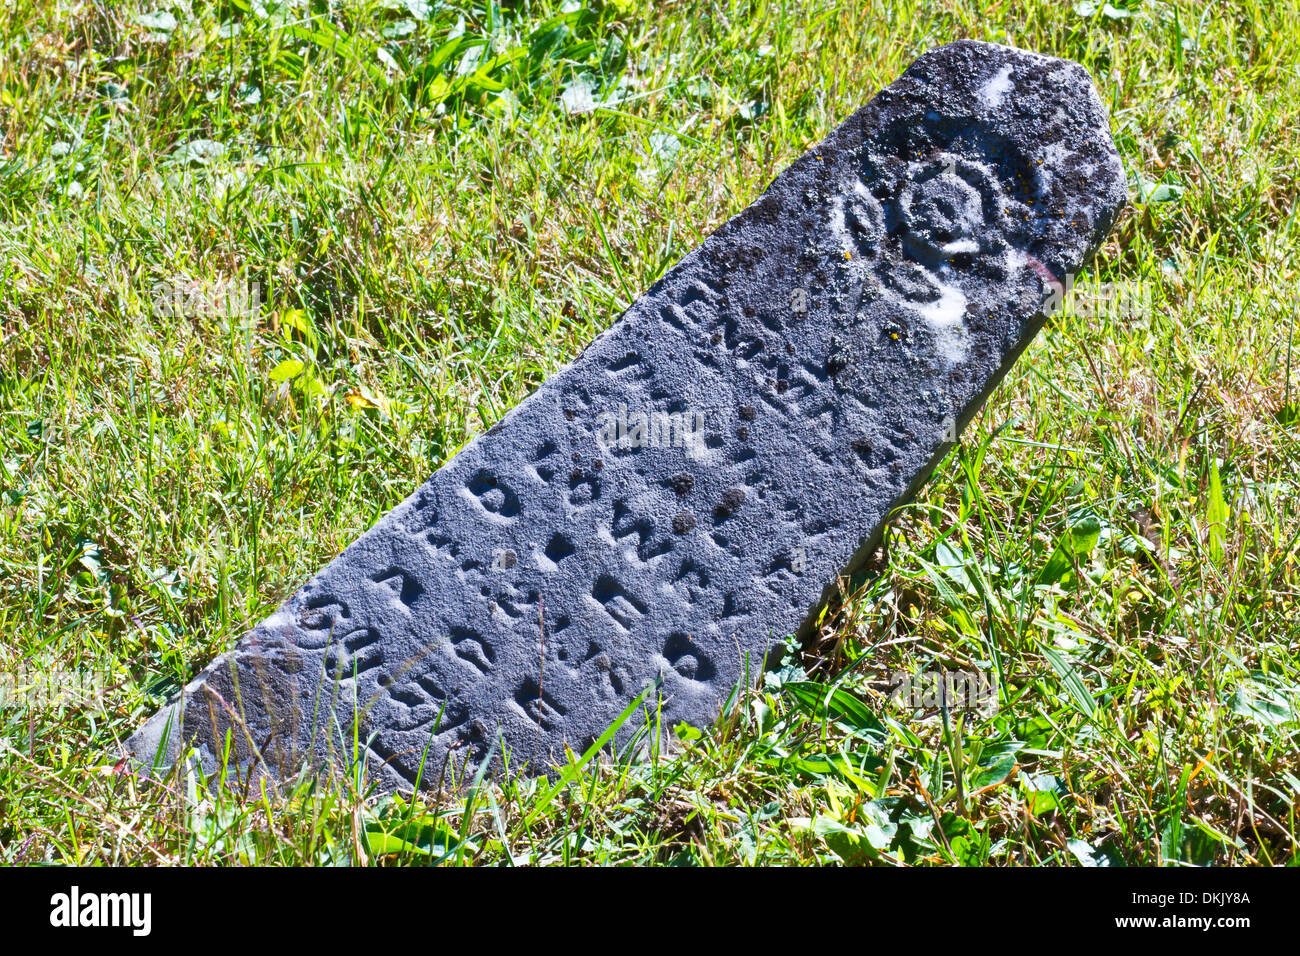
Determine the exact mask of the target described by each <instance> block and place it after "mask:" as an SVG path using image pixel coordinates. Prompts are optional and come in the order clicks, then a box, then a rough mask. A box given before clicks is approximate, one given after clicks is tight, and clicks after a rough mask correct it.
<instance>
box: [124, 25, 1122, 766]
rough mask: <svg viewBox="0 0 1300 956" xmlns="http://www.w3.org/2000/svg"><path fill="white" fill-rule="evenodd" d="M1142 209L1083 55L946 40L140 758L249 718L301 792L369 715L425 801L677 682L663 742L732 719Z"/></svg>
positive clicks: (196, 695)
mask: <svg viewBox="0 0 1300 956" xmlns="http://www.w3.org/2000/svg"><path fill="white" fill-rule="evenodd" d="M1124 197H1125V187H1124V176H1123V171H1122V168H1121V165H1120V162H1119V159H1118V157H1117V155H1116V152H1115V149H1114V146H1113V145H1112V143H1111V139H1110V136H1109V133H1108V124H1107V117H1106V115H1105V112H1104V110H1103V108H1102V105H1101V103H1100V101H1099V99H1098V97H1097V94H1096V92H1095V91H1094V89H1093V87H1092V84H1091V82H1090V79H1089V77H1088V74H1087V72H1086V71H1085V70H1084V69H1083V68H1082V67H1080V66H1078V65H1076V64H1073V63H1070V62H1067V61H1063V60H1056V59H1050V58H1047V57H1042V56H1038V55H1036V54H1032V53H1026V52H1022V51H1018V50H1013V49H1010V48H1006V47H999V46H992V45H988V44H980V43H974V42H967V41H963V42H959V43H954V44H951V45H948V46H945V47H942V48H940V49H937V50H934V51H932V52H930V53H928V54H926V55H925V56H923V57H921V58H920V59H919V60H917V61H916V62H915V63H914V64H913V65H912V66H911V67H910V68H909V69H908V71H907V72H906V73H905V74H904V75H903V76H902V77H901V78H900V79H899V80H898V81H897V82H895V83H894V84H893V85H892V86H890V87H889V88H888V89H886V90H884V91H883V92H881V93H880V94H879V95H878V96H877V97H876V98H875V99H874V100H872V101H871V102H870V103H869V104H867V105H866V106H865V107H863V108H862V109H860V110H859V111H858V112H857V113H855V114H854V115H853V116H852V117H850V118H849V120H848V121H847V122H845V123H844V124H843V125H842V126H840V127H839V128H838V129H836V130H835V131H834V132H833V133H831V135H830V136H828V137H827V138H826V140H825V141H823V142H822V143H821V144H820V145H818V146H816V147H814V148H813V149H810V150H809V151H808V152H807V153H806V154H804V155H803V156H802V157H800V158H799V159H798V160H797V161H796V162H795V163H793V164H792V165H791V166H790V167H789V168H788V169H787V170H786V171H785V172H784V173H782V174H781V175H780V176H779V177H778V178H777V179H776V180H775V181H774V182H773V183H772V185H771V186H770V187H769V188H768V189H767V191H766V192H765V193H764V194H763V195H762V196H761V197H759V198H758V199H757V200H756V201H755V202H754V204H753V205H751V206H750V207H749V208H748V209H746V210H745V211H744V212H743V213H741V214H740V215H738V216H736V217H735V218H734V219H732V220H731V221H729V222H728V223H726V224H725V225H724V226H722V227H721V228H720V229H718V230H717V232H716V233H714V234H713V235H712V236H710V237H709V239H708V240H707V241H705V242H704V243H703V244H702V245H701V246H700V247H699V248H697V249H696V250H695V251H693V252H692V253H690V254H689V255H688V256H686V257H685V258H684V259H683V260H682V261H681V262H680V263H678V264H677V265H676V266H675V267H674V268H673V269H672V270H671V271H669V272H668V273H667V274H666V275H665V276H664V277H663V278H662V279H660V280H659V281H658V282H657V283H656V284H655V285H654V287H653V288H651V289H650V290H649V291H648V292H647V293H646V294H645V295H644V296H642V297H641V298H640V299H639V300H637V302H636V303H635V304H633V305H632V307H631V308H629V309H628V310H627V312H626V313H625V314H624V315H623V316H622V317H621V318H620V319H619V320H618V321H617V322H615V323H614V324H613V325H612V326H611V327H610V328H609V329H608V330H607V331H605V332H604V333H602V334H601V335H599V336H597V337H596V339H595V340H594V341H593V342H592V343H591V344H590V345H589V346H588V347H587V349H586V350H585V351H584V352H583V353H582V354H581V355H580V356H579V357H578V359H577V360H576V361H575V362H573V363H572V364H571V365H569V366H568V367H567V368H565V369H563V370H562V371H560V372H558V373H556V374H555V375H553V376H552V377H551V378H550V379H548V380H547V381H546V382H545V383H544V384H543V385H542V386H541V387H540V388H539V389H538V390H537V391H536V392H535V393H534V394H533V395H531V396H530V397H529V398H528V399H526V400H525V401H523V402H522V403H521V404H520V405H519V406H518V407H516V408H515V409H513V410H512V411H511V412H510V413H509V414H507V415H506V416H505V418H504V419H503V420H502V421H501V422H500V423H498V424H497V425H496V426H494V427H493V428H491V429H490V430H489V431H488V432H487V433H486V434H485V435H483V436H481V437H480V438H478V439H477V440H475V441H474V442H472V443H470V444H469V445H468V446H467V447H466V448H465V449H464V450H463V451H461V452H460V454H458V455H456V456H455V458H453V459H452V460H451V461H449V462H447V463H446V465H445V466H444V467H443V468H441V469H440V470H439V471H438V472H437V473H436V474H434V475H433V477H432V478H430V479H429V480H428V481H427V482H426V483H425V484H424V485H423V486H422V487H420V488H419V489H418V490H416V492H415V493H414V494H413V495H412V496H411V497H410V498H408V499H407V500H406V501H405V502H403V503H402V504H401V505H399V506H398V507H397V508H395V509H393V511H392V512H390V513H389V514H388V515H387V516H385V517H384V518H383V519H382V520H381V521H379V522H378V523H377V524H376V525H375V526H374V527H373V528H372V529H371V530H370V531H369V532H367V533H366V534H365V535H363V536H362V537H361V538H360V539H358V540H357V541H356V542H355V543H354V544H353V545H351V546H350V547H349V548H348V549H347V550H346V551H344V552H343V554H342V555H340V556H339V557H338V559H337V560H335V561H334V562H332V563H331V564H330V565H329V566H328V567H327V568H325V570H323V571H322V572H321V573H320V574H319V575H317V576H316V577H315V578H313V579H312V580H311V581H309V582H308V583H307V584H306V585H304V586H303V588H302V589H301V590H300V591H298V592H297V593H295V594H294V595H292V596H291V597H290V598H289V599H288V600H287V601H286V602H285V603H284V605H283V606H282V607H281V608H280V609H279V610H278V611H277V612H276V613H275V614H273V615H272V616H271V617H269V618H267V619H266V620H265V621H263V622H262V623H261V624H260V625H258V626H257V627H256V628H255V629H254V630H253V631H252V632H250V633H249V634H248V635H247V636H245V637H244V638H243V639H242V640H241V641H240V642H239V644H238V645H237V646H236V648H235V649H234V650H233V651H231V652H230V653H228V654H226V655H223V656H222V657H220V658H218V659H217V660H216V661H214V662H213V663H212V665H211V666H210V667H208V668H207V669H206V670H205V671H204V672H203V673H202V674H201V675H200V676H199V677H198V678H197V679H196V680H195V681H193V682H192V683H191V684H190V685H189V686H187V687H186V688H185V690H184V692H183V694H182V696H181V699H180V700H178V701H176V702H174V703H172V704H171V705H169V706H168V707H167V708H165V709H164V710H163V711H161V712H160V713H159V714H158V715H156V716H155V717H154V718H153V719H152V720H150V721H149V722H148V723H147V724H146V725H145V726H144V727H143V728H142V729H141V730H140V731H139V732H138V733H137V734H136V735H135V736H134V737H133V738H132V739H131V740H130V741H129V742H128V747H129V749H130V750H131V751H132V752H133V753H134V754H135V755H137V757H139V758H140V759H142V760H144V761H153V760H154V758H155V755H156V756H157V757H158V759H159V762H160V763H165V762H166V761H168V760H171V759H174V758H175V756H176V753H177V746H176V745H177V741H178V739H183V740H184V742H185V743H186V744H189V743H193V744H194V745H195V746H196V747H197V753H198V755H199V757H200V758H201V760H202V761H203V763H204V764H205V766H206V767H207V768H208V769H212V768H214V767H215V765H216V761H217V755H218V754H220V753H221V751H222V741H223V740H224V739H225V736H226V732H227V730H228V729H229V730H231V731H232V743H233V754H234V758H233V759H234V762H236V763H238V764H239V765H240V766H241V767H242V768H243V769H244V770H245V771H247V770H250V769H251V770H253V771H254V772H256V773H264V772H269V773H270V774H272V775H275V776H282V775H285V774H287V773H290V772H292V771H296V770H298V769H299V768H300V767H302V766H304V765H311V766H315V767H322V766H333V767H339V766H343V765H346V764H347V763H348V762H349V760H350V755H351V753H352V752H353V745H352V739H353V735H352V724H353V720H354V717H355V719H356V720H357V722H358V730H359V733H358V736H359V739H360V741H361V752H362V754H363V755H364V757H365V759H366V760H367V761H368V763H369V764H370V773H371V774H372V776H373V777H376V778H377V779H378V780H379V781H380V783H381V786H384V787H388V788H402V789H409V788H410V787H411V786H412V785H413V783H414V782H415V778H416V774H417V771H418V768H419V766H420V763H421V760H422V758H425V771H424V774H423V778H422V780H421V785H422V786H437V785H439V784H440V783H441V784H443V785H448V782H449V781H450V780H451V778H452V777H453V776H455V777H459V776H460V775H461V774H464V773H467V772H469V773H472V772H473V769H474V767H475V765H476V763H477V762H478V761H480V760H482V759H483V757H484V755H485V754H486V753H487V751H488V749H489V746H490V744H491V742H492V741H493V740H495V739H496V737H497V734H498V731H500V734H501V735H502V740H503V741H504V743H505V746H506V748H507V749H508V752H509V765H508V770H509V772H517V771H524V772H534V773H536V772H544V771H546V770H547V769H548V768H550V767H552V766H554V763H555V762H556V761H557V760H562V759H563V752H564V747H565V745H566V744H567V745H569V746H570V747H572V748H573V749H574V750H576V751H579V752H581V751H582V749H583V748H585V747H586V746H587V745H588V744H589V743H590V742H591V741H592V740H594V739H595V738H596V737H597V736H598V735H599V734H600V733H601V732H602V731H603V730H604V729H605V728H606V727H607V726H608V725H609V723H610V722H611V721H612V720H613V719H614V718H615V717H616V716H617V715H618V714H619V712H620V711H621V710H622V709H623V707H624V706H625V705H626V703H627V702H628V701H629V700H631V699H632V698H633V697H634V695H635V694H636V693H637V692H638V691H639V690H640V689H641V688H642V687H643V686H645V685H646V684H647V682H650V681H652V680H654V679H655V678H657V677H661V678H662V684H661V687H660V689H659V693H661V694H662V695H663V716H664V726H665V727H671V726H672V725H674V724H675V723H676V722H678V721H688V722H690V723H692V724H695V725H704V724H707V723H708V722H709V721H710V720H711V719H713V718H714V717H715V716H716V715H717V713H718V711H719V708H720V706H721V705H722V703H723V701H724V700H725V699H726V697H727V696H728V694H729V693H730V691H731V690H732V688H733V687H734V686H735V685H736V684H737V682H739V681H741V680H743V679H745V677H746V676H747V675H748V676H749V677H751V678H752V676H753V675H754V674H755V673H756V672H757V671H758V669H759V668H760V666H761V662H762V661H763V659H764V656H765V654H767V652H768V651H769V649H770V648H772V647H773V646H775V645H778V644H780V643H781V642H782V641H783V639H785V638H786V637H787V635H790V634H792V633H796V632H801V631H802V630H803V629H805V628H807V627H808V626H809V622H810V617H811V615H813V614H814V613H815V612H816V611H817V610H818V609H819V608H820V607H821V606H822V605H823V603H824V602H825V601H826V600H827V599H828V598H829V597H830V595H831V594H832V593H833V590H834V588H835V586H836V581H837V578H838V577H839V576H840V575H842V574H844V573H846V572H851V571H853V570H855V569H856V568H857V567H859V566H860V564H861V562H862V561H863V560H864V559H865V557H866V556H867V555H868V554H869V552H870V551H871V549H872V548H873V547H874V546H875V544H876V543H877V541H878V540H879V535H880V532H881V529H882V525H883V522H884V521H885V518H886V516H887V515H888V514H889V512H890V510H891V509H892V508H894V507H895V506H896V505H898V504H900V503H901V502H903V501H904V500H906V499H907V498H908V497H909V496H910V495H911V494H912V493H913V492H914V491H915V490H916V488H917V487H918V486H919V485H920V483H921V482H923V481H924V480H925V478H926V477H927V476H928V473H929V472H930V470H931V468H932V467H933V465H934V464H935V463H936V462H937V461H938V460H939V458H940V457H942V455H943V454H944V453H945V452H946V451H947V450H948V448H949V447H950V446H951V443H952V441H953V440H954V439H955V437H956V435H957V433H958V432H959V431H960V429H961V428H962V427H964V425H965V424H966V423H967V421H969V419H970V418H971V416H972V415H973V414H974V413H975V412H976V410H977V409H978V408H979V406H980V404H981V403H982V401H983V400H984V398H985V396H987V394H988V393H989V392H990V390H991V389H992V388H993V387H994V386H995V385H996V384H997V382H998V381H999V380H1000V379H1001V378H1002V376H1003V374H1004V373H1005V372H1006V370H1007V368H1008V367H1009V366H1010V365H1011V363H1012V362H1014V361H1015V359H1016V357H1017V356H1018V355H1019V354H1020V352H1021V351H1022V350H1023V349H1024V348H1025V346H1026V345H1027V344H1028V343H1029V341H1030V340H1031V339H1032V338H1033V336H1034V335H1035V334H1036V333H1037V331H1038V329H1039V328H1040V326H1041V324H1042V322H1043V321H1044V319H1045V314H1044V312H1045V310H1046V309H1047V308H1048V307H1049V305H1050V304H1051V303H1052V302H1053V301H1054V300H1057V301H1059V293H1060V289H1061V283H1062V282H1063V281H1064V280H1065V279H1066V277H1067V275H1068V274H1073V273H1074V272H1076V271H1077V270H1078V269H1079V268H1080V267H1081V266H1082V265H1083V264H1084V262H1085V260H1086V259H1087V257H1088V256H1089V255H1090V254H1091V253H1092V252H1093V251H1094V250H1095V249H1096V247H1097V245H1098V244H1099V243H1100V241H1101V240H1102V239H1103V238H1104V237H1105V235H1106V234H1107V232H1108V231H1109V229H1110V227H1111V225H1112V223H1113V222H1114V220H1115V217H1116V216H1117V214H1118V213H1119V211H1120V209H1121V208H1122V206H1123V204H1124ZM182 705H183V706H182ZM182 711H183V713H182ZM178 730H179V731H180V733H179V734H178V733H177V732H176V731H178ZM630 732H631V727H627V728H625V729H624V732H623V738H624V739H625V738H626V736H627V734H628V733H630ZM367 741H369V744H368V746H367ZM426 750H427V754H426ZM497 760H499V758H497ZM494 762H496V761H494ZM492 769H493V770H494V771H495V770H498V769H500V767H499V766H498V767H494V768H492ZM444 771H447V773H448V775H447V776H444Z"/></svg>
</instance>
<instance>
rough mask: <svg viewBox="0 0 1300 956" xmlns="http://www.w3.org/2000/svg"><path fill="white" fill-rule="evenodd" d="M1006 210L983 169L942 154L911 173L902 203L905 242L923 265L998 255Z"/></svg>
mask: <svg viewBox="0 0 1300 956" xmlns="http://www.w3.org/2000/svg"><path fill="white" fill-rule="evenodd" d="M1006 206H1007V204H1006V202H1005V200H1004V199H1003V197H1002V192H1001V189H1000V188H999V186H998V183H997V181H996V180H995V179H994V178H993V177H992V176H991V175H989V173H988V172H987V171H986V170H985V169H984V168H983V167H982V166H980V165H978V164H976V163H972V162H970V161H968V160H965V159H963V158H961V157H960V156H956V155H953V154H951V153H941V154H940V155H938V156H936V157H934V158H932V159H930V160H927V161H925V162H919V163H912V164H911V165H910V166H909V167H908V170H907V173H906V175H905V177H904V182H903V187H902V189H901V191H900V192H899V199H898V217H899V220H900V223H901V225H902V227H903V229H902V235H903V241H904V243H905V244H906V246H907V251H908V252H909V253H911V254H912V255H914V256H916V257H917V258H918V259H922V260H938V259H943V258H950V257H952V256H954V255H958V254H976V253H981V252H992V251H997V250H996V249H995V248H994V246H996V245H1000V240H999V237H1001V236H1002V235H1004V234H1005V231H1006V230H1005V228H1004V225H1005V224H1004V220H1003V216H1004V209H1005V208H1006ZM934 264H937V262H935V263H934Z"/></svg>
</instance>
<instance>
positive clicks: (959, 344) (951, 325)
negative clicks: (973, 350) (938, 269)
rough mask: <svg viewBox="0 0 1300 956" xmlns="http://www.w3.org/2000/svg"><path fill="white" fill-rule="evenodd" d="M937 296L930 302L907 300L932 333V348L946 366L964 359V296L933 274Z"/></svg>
mask: <svg viewBox="0 0 1300 956" xmlns="http://www.w3.org/2000/svg"><path fill="white" fill-rule="evenodd" d="M935 285H936V287H937V288H938V290H939V298H938V299H936V300H935V301H933V302H919V303H918V302H910V303H908V305H909V306H911V308H912V309H913V310H914V311H915V312H917V314H919V315H920V316H921V318H922V319H924V320H925V324H926V325H928V326H929V327H930V331H931V332H932V333H933V334H934V342H935V347H936V349H937V350H938V352H939V355H940V357H942V358H943V360H944V362H945V363H946V364H947V365H950V366H951V365H956V364H957V363H958V362H960V361H962V360H963V359H964V358H966V338H967V335H966V322H965V318H966V295H965V294H964V293H963V292H962V291H961V289H959V288H957V287H956V286H954V285H949V284H948V283H946V282H944V281H942V280H941V279H939V278H938V277H937V276H936V277H935Z"/></svg>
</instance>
